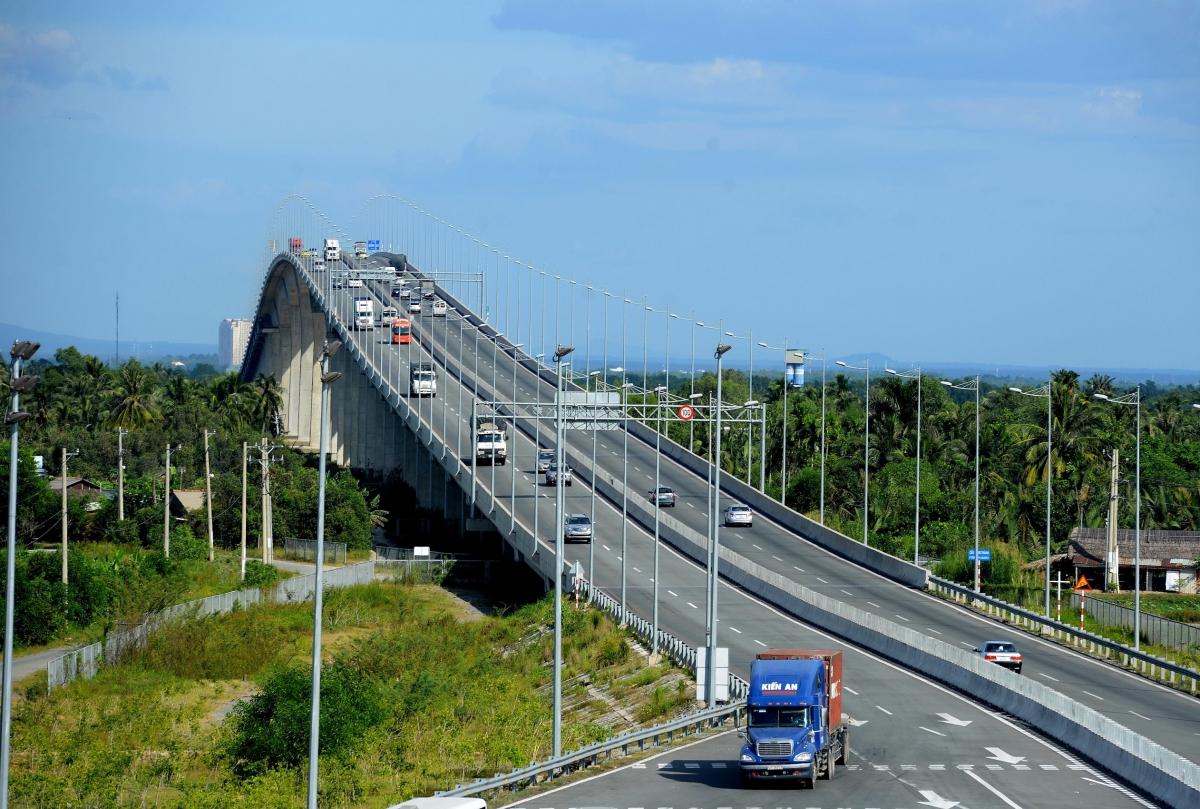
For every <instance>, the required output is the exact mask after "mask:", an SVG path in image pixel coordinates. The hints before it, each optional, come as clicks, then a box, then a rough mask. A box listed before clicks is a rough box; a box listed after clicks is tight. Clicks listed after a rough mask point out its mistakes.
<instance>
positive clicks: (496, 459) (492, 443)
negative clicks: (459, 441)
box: [475, 421, 508, 466]
mask: <svg viewBox="0 0 1200 809" xmlns="http://www.w3.org/2000/svg"><path fill="white" fill-rule="evenodd" d="M475 461H476V462H477V463H482V462H484V461H487V462H488V463H490V464H493V465H494V464H499V465H500V466H504V464H506V463H507V462H508V442H507V441H506V440H505V434H504V428H503V427H501V426H500V425H498V424H496V423H495V422H491V421H485V422H484V423H482V424H480V425H479V430H477V431H476V433H475Z"/></svg>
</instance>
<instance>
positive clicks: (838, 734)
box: [739, 649, 850, 788]
mask: <svg viewBox="0 0 1200 809" xmlns="http://www.w3.org/2000/svg"><path fill="white" fill-rule="evenodd" d="M841 680H842V655H841V652H840V651H821V650H779V649H770V650H768V651H766V652H763V653H762V654H760V655H758V658H757V659H756V660H755V661H754V662H753V664H751V669H750V695H749V697H748V698H747V701H746V714H747V722H746V728H745V730H744V731H739V735H741V736H743V737H744V738H745V739H746V744H745V745H743V746H742V754H741V760H740V768H741V779H742V786H750V785H753V784H756V783H763V782H767V781H772V782H773V781H799V782H801V784H803V785H806V786H808V787H809V788H815V787H816V784H817V779H818V778H826V779H828V778H832V777H833V776H834V773H835V771H836V765H838V764H845V763H846V756H847V754H848V752H849V746H850V735H849V727H848V725H847V723H846V722H844V721H843V720H842V714H841V710H842V695H841Z"/></svg>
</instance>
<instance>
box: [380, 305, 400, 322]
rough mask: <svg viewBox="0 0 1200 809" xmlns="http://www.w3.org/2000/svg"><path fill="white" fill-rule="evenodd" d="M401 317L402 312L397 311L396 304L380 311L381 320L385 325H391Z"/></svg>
mask: <svg viewBox="0 0 1200 809" xmlns="http://www.w3.org/2000/svg"><path fill="white" fill-rule="evenodd" d="M399 319H400V313H399V312H397V311H396V307H395V306H385V307H383V310H382V311H381V312H380V313H379V322H380V323H381V324H382V325H384V326H391V325H392V324H393V323H395V322H396V321H397V320H399Z"/></svg>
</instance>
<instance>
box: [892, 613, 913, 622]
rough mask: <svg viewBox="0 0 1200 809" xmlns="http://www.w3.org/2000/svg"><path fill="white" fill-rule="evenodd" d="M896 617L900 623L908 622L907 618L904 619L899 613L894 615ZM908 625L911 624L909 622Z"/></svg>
mask: <svg viewBox="0 0 1200 809" xmlns="http://www.w3.org/2000/svg"><path fill="white" fill-rule="evenodd" d="M896 617H897V618H899V619H900V620H901V621H908V619H907V618H905V617H904V616H903V615H901V614H900V613H896ZM909 623H911V621H910V622H909Z"/></svg>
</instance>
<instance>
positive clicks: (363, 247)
mask: <svg viewBox="0 0 1200 809" xmlns="http://www.w3.org/2000/svg"><path fill="white" fill-rule="evenodd" d="M354 255H355V256H356V257H357V258H366V257H367V243H366V242H355V243H354Z"/></svg>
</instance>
